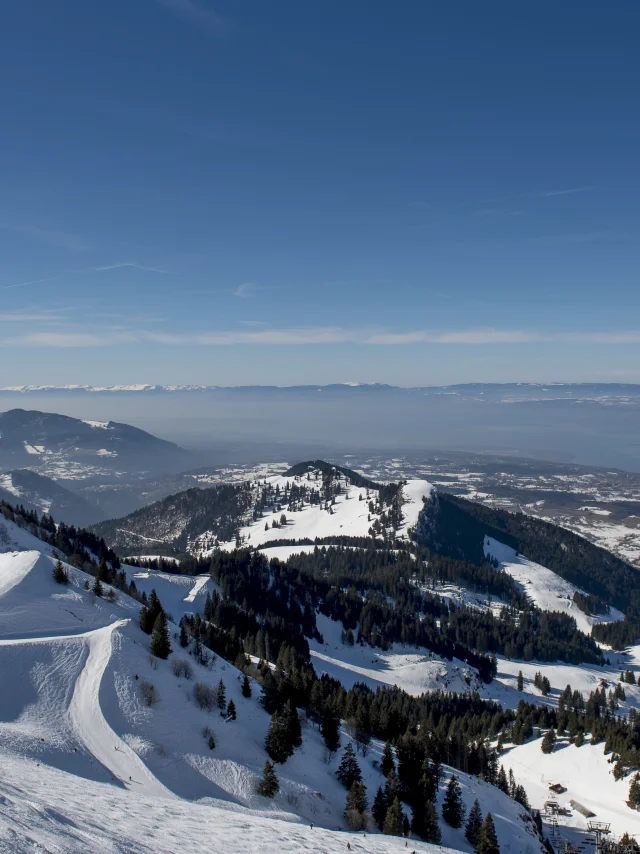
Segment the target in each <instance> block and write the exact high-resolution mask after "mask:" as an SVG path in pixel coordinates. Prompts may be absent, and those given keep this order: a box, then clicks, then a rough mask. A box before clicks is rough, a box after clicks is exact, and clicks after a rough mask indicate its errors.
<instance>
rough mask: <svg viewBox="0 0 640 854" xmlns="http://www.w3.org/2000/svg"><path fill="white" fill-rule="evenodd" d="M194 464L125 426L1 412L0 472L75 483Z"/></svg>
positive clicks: (35, 413) (170, 447) (184, 454)
mask: <svg viewBox="0 0 640 854" xmlns="http://www.w3.org/2000/svg"><path fill="white" fill-rule="evenodd" d="M197 462H198V460H197V457H195V456H194V455H193V454H191V453H190V452H189V451H186V450H185V449H184V448H181V447H179V446H178V445H175V444H173V442H167V441H165V440H163V439H158V438H157V437H155V436H152V435H151V434H150V433H146V432H145V431H144V430H139V429H138V428H137V427H131V426H129V425H128V424H119V423H117V422H115V421H108V422H104V421H82V420H80V419H78V418H70V417H68V416H66V415H56V414H53V413H48V412H38V411H30V410H24V409H12V410H9V411H8V412H3V413H2V414H0V468H2V469H4V470H5V471H6V470H8V469H16V468H28V469H31V470H32V471H36V472H38V473H39V474H43V475H46V476H48V477H52V478H55V479H57V480H63V481H64V480H70V481H77V480H87V479H91V478H101V477H104V476H107V475H109V474H112V475H115V474H116V473H117V474H118V476H122V475H123V474H125V475H130V474H134V473H135V474H142V473H144V474H145V475H147V476H148V475H152V474H155V473H170V472H176V471H180V470H181V469H186V468H189V467H190V466H193V465H194V464H197Z"/></svg>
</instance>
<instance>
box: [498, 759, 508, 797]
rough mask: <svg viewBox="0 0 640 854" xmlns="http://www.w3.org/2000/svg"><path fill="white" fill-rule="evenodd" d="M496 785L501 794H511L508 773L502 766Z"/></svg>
mask: <svg viewBox="0 0 640 854" xmlns="http://www.w3.org/2000/svg"><path fill="white" fill-rule="evenodd" d="M496 785H497V786H498V788H499V789H500V791H501V792H504V793H505V795H508V794H509V781H508V780H507V772H506V771H505V770H504V767H503V766H502V765H501V766H500V770H499V771H498V780H497V783H496Z"/></svg>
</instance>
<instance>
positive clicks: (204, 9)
mask: <svg viewBox="0 0 640 854" xmlns="http://www.w3.org/2000/svg"><path fill="white" fill-rule="evenodd" d="M156 2H157V3H158V4H159V5H160V6H163V7H164V8H165V9H168V10H169V11H170V12H173V13H174V14H175V15H178V16H179V17H180V18H184V19H185V20H186V21H190V22H191V23H192V24H194V25H195V26H197V27H200V28H201V29H203V30H206V31H207V32H209V33H211V35H213V36H215V37H216V38H219V39H226V38H228V37H229V36H230V35H231V29H232V27H231V23H230V21H228V20H227V19H226V18H224V17H223V16H222V15H219V14H218V13H217V12H215V11H214V10H213V9H212V8H211V7H210V6H207V5H205V4H204V2H202V3H196V2H195V0H156Z"/></svg>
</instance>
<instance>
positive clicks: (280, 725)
mask: <svg viewBox="0 0 640 854" xmlns="http://www.w3.org/2000/svg"><path fill="white" fill-rule="evenodd" d="M292 709H293V714H292ZM294 717H295V721H294V720H293V718H294ZM300 744H302V730H301V728H300V720H299V719H298V713H297V712H296V710H295V706H293V705H292V704H291V703H288V704H287V705H286V706H285V708H284V709H280V710H278V711H276V712H274V713H273V715H272V716H271V723H270V724H269V729H268V731H267V735H266V738H265V748H266V750H267V753H268V754H269V756H270V757H271V758H272V759H273V760H274V762H280V763H283V762H286V761H287V759H288V758H289V757H290V756H291V755H292V754H293V752H294V750H295V748H296V747H299V746H300Z"/></svg>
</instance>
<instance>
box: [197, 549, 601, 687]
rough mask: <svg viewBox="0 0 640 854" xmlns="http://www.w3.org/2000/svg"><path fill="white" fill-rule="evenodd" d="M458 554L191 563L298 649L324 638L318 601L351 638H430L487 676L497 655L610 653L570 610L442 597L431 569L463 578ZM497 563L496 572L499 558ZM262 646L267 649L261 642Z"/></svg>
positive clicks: (421, 642)
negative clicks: (431, 582)
mask: <svg viewBox="0 0 640 854" xmlns="http://www.w3.org/2000/svg"><path fill="white" fill-rule="evenodd" d="M458 563H462V562H456V561H455V560H453V559H451V558H447V557H442V556H439V555H432V556H431V559H430V560H429V561H424V560H423V559H422V554H421V555H420V557H419V558H417V557H416V556H412V554H410V553H409V551H406V550H405V551H399V552H391V551H389V550H381V549H380V550H378V549H368V550H362V549H353V548H349V549H347V548H330V549H326V548H316V549H315V550H314V552H313V553H311V554H301V555H294V556H292V557H291V558H289V560H288V561H286V562H282V561H279V560H278V559H272V560H271V561H270V562H269V561H268V560H267V557H266V556H265V555H264V554H263V553H262V552H260V551H258V552H251V551H249V550H242V549H238V550H235V551H234V552H222V551H216V552H214V554H213V557H212V558H211V560H210V561H205V560H201V561H197V560H193V559H192V560H190V561H189V562H188V568H189V570H190V571H191V572H193V573H202V572H206V571H207V570H209V571H210V573H211V575H212V577H213V578H214V580H215V581H216V582H217V583H218V584H219V585H220V588H221V591H222V595H223V599H224V602H225V607H230V606H231V605H230V604H229V605H226V603H227V602H229V603H233V605H234V606H236V607H237V609H239V612H242V614H246V615H249V616H250V618H251V619H252V620H255V621H257V623H259V624H262V623H265V622H266V619H267V617H268V622H269V627H270V628H269V631H268V634H269V636H270V637H272V638H275V634H274V632H276V631H277V635H278V638H279V639H280V642H286V643H287V644H288V645H290V646H295V647H296V648H300V643H299V642H298V641H296V640H294V639H295V638H296V637H297V636H298V635H301V636H303V637H316V638H318V639H320V635H319V633H318V630H317V627H316V610H318V611H320V613H323V614H325V615H326V616H328V617H330V618H331V619H333V620H336V621H338V622H340V623H341V624H342V626H343V628H344V630H345V632H346V633H347V635H346V637H347V639H348V640H349V641H350V640H351V639H352V638H353V640H354V641H358V642H360V643H363V642H366V643H368V644H369V645H371V646H375V647H379V648H382V649H388V648H389V647H390V646H391V644H393V643H396V642H397V643H405V644H410V645H414V646H417V647H424V648H425V649H427V650H430V651H431V652H433V653H435V654H437V655H441V656H443V657H445V658H448V659H452V658H458V659H460V660H461V661H463V662H466V663H468V664H469V665H471V666H472V667H474V668H476V669H477V671H478V673H479V675H480V678H481V679H483V680H484V681H487V682H489V681H491V679H492V677H493V676H494V675H495V672H496V661H495V658H494V656H495V654H504V655H506V656H507V657H510V658H523V659H525V660H533V659H537V660H540V661H555V660H563V661H569V662H572V663H579V662H582V661H585V662H590V663H601V662H602V660H603V658H602V653H601V652H600V650H599V649H598V647H597V645H596V644H595V642H594V641H593V640H592V639H591V638H588V637H587V636H586V635H584V634H583V633H582V632H580V631H578V629H577V627H576V624H575V621H574V620H573V619H572V618H571V617H569V616H568V615H566V614H560V613H548V612H541V611H538V610H537V609H535V608H533V607H532V606H528V610H525V611H522V612H519V611H516V610H515V609H512V608H507V607H503V608H502V610H501V613H500V614H499V615H498V616H496V615H494V614H493V613H492V612H491V611H488V610H481V609H478V608H471V607H467V606H465V605H459V604H457V603H454V602H452V601H450V600H447V599H445V598H443V597H440V596H438V595H437V593H433V592H430V591H429V590H427V589H426V587H425V584H424V583H421V581H422V580H427V578H428V575H429V574H430V573H431V574H433V573H437V576H438V578H440V579H442V578H443V577H447V578H450V579H451V578H454V577H455V575H456V565H457V564H458ZM458 571H459V572H460V574H461V575H464V576H467V577H468V575H469V574H470V573H471V568H470V567H469V566H468V565H465V564H462V565H461V567H460V568H459V570H458ZM489 571H491V572H494V570H493V569H492V568H491V567H488V568H487V572H489ZM265 630H266V629H265V628H263V632H264V631H265ZM256 631H257V630H256ZM354 632H357V637H355V636H354ZM272 642H273V641H272ZM247 651H249V652H252V653H254V650H253V649H251V650H247ZM254 654H256V655H258V656H260V657H261V656H262V652H261V651H256V652H255V653H254ZM266 657H267V658H269V659H270V660H273V657H272V656H269V655H267V656H266Z"/></svg>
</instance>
